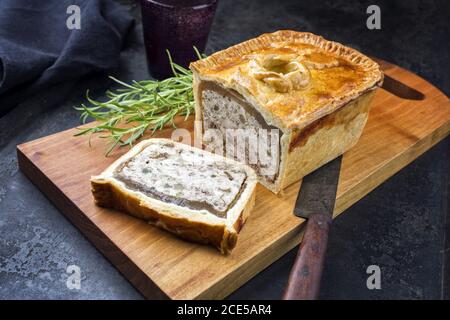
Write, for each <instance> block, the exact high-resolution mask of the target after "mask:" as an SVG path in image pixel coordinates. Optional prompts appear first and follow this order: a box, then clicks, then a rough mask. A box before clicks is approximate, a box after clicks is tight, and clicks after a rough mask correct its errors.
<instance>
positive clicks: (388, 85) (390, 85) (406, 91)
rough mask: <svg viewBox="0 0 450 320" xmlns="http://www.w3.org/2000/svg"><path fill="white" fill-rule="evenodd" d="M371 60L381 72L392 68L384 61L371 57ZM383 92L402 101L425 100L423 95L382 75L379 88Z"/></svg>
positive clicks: (391, 65)
mask: <svg viewBox="0 0 450 320" xmlns="http://www.w3.org/2000/svg"><path fill="white" fill-rule="evenodd" d="M371 58H372V60H374V61H375V62H376V63H378V64H379V65H380V68H381V70H383V71H386V70H389V69H391V68H393V67H394V65H393V64H391V63H389V62H387V61H384V60H382V59H378V58H375V57H371ZM381 88H383V89H384V90H386V91H387V92H389V93H391V94H393V95H394V96H397V97H399V98H402V99H408V100H423V99H425V95H424V94H423V93H422V92H420V91H418V90H416V89H414V88H411V87H410V86H408V85H406V84H404V83H402V82H400V81H398V80H396V79H394V78H392V77H391V76H389V75H387V74H386V73H385V74H384V81H383V84H382V86H381Z"/></svg>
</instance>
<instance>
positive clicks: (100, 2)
mask: <svg viewBox="0 0 450 320" xmlns="http://www.w3.org/2000/svg"><path fill="white" fill-rule="evenodd" d="M70 5H77V6H78V7H79V8H80V18H81V19H80V29H72V30H71V29H69V28H68V27H67V25H66V22H67V19H68V18H69V17H70V16H71V13H73V12H72V11H70V13H67V8H68V7H69V6H70ZM132 23H133V19H132V18H131V16H130V15H129V14H128V12H127V11H126V10H125V9H124V8H122V6H121V5H120V4H118V3H116V2H114V1H112V0H110V1H108V0H1V1H0V116H1V115H3V114H5V113H6V112H8V111H9V110H10V109H11V108H13V107H14V106H15V105H17V104H18V103H19V102H20V101H22V100H24V99H26V98H27V97H29V96H31V95H34V94H36V93H38V92H40V91H42V90H51V88H58V87H67V84H69V83H74V82H75V81H76V80H78V79H80V78H82V77H83V76H86V75H88V74H92V73H98V72H106V71H108V70H111V69H112V68H114V67H116V66H117V63H118V59H119V54H120V51H121V48H122V44H123V40H124V37H125V35H126V34H127V31H128V30H129V28H130V27H131V25H132ZM65 91H66V90H55V92H54V94H55V95H58V94H59V95H61V94H63V93H64V92H65Z"/></svg>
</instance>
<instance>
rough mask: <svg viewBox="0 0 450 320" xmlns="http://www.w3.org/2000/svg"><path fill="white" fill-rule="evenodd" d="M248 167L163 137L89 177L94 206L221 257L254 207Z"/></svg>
mask: <svg viewBox="0 0 450 320" xmlns="http://www.w3.org/2000/svg"><path fill="white" fill-rule="evenodd" d="M256 182H257V179H256V175H255V173H254V171H253V169H251V168H249V167H248V166H246V165H243V164H241V163H239V162H236V161H234V160H231V159H227V158H224V157H221V156H219V155H214V154H212V153H209V152H206V151H203V150H200V149H197V148H193V147H190V146H187V145H185V144H181V143H177V142H174V141H171V140H168V139H149V140H144V141H142V142H140V143H139V144H137V145H136V146H135V147H133V148H132V149H131V150H130V151H129V152H127V153H126V154H125V155H123V156H122V157H121V158H119V159H118V160H117V161H115V162H114V163H113V164H112V165H111V166H110V167H109V168H107V169H106V170H105V171H104V172H103V173H101V174H100V175H98V176H95V177H92V178H91V185H92V193H93V195H94V199H95V202H96V204H97V205H99V206H102V207H108V208H114V209H117V210H120V211H124V212H127V213H129V214H131V215H133V216H135V217H137V218H141V219H144V220H147V221H149V222H150V223H152V224H154V225H156V226H158V227H160V228H163V229H165V230H168V231H170V232H172V233H174V234H176V235H178V236H180V237H182V238H184V239H188V240H191V241H195V242H200V243H205V244H211V245H213V246H215V247H217V248H218V249H219V250H220V251H221V252H222V253H229V252H230V251H231V250H232V249H233V248H234V247H235V245H236V241H237V235H238V232H239V231H240V229H241V228H242V226H243V224H244V222H245V220H246V219H247V217H248V215H249V214H250V211H251V209H252V207H253V204H254V194H255V186H256Z"/></svg>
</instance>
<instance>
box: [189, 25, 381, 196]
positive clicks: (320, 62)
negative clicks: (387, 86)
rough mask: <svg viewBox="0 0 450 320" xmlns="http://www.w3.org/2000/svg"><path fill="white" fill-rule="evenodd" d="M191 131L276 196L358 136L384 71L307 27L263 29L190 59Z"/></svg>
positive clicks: (366, 58) (361, 55)
mask: <svg viewBox="0 0 450 320" xmlns="http://www.w3.org/2000/svg"><path fill="white" fill-rule="evenodd" d="M190 68H191V69H192V71H193V74H194V96H195V100H196V133H197V134H200V133H201V134H203V138H204V143H205V145H208V146H212V147H210V148H211V149H214V150H222V152H223V153H224V154H225V155H226V156H227V157H231V158H235V159H237V160H240V161H243V162H245V163H247V164H248V165H250V166H251V167H252V168H253V169H254V170H255V171H256V174H257V176H258V181H259V182H260V183H262V184H263V185H264V186H266V187H267V188H269V189H270V190H271V191H273V192H275V193H278V192H280V191H281V190H282V189H283V188H285V187H287V186H288V185H290V184H292V183H294V182H296V181H298V180H300V179H301V178H302V177H304V176H305V175H307V174H308V173H310V172H312V171H314V170H315V169H317V168H318V167H320V166H322V165H323V164H325V163H327V162H328V161H331V160H332V159H334V158H336V157H337V156H339V155H341V154H342V153H344V152H345V151H347V150H348V149H350V148H351V147H352V146H353V145H355V144H356V142H357V141H358V139H359V137H360V135H361V133H362V130H363V128H364V126H365V123H366V121H367V118H368V114H369V106H370V102H371V100H372V98H373V96H374V94H375V91H376V89H377V88H378V87H379V86H381V84H382V81H383V73H382V72H381V70H380V67H379V66H378V64H377V63H376V62H374V61H373V60H371V59H369V58H368V57H366V56H364V55H363V54H361V53H359V52H358V51H356V50H354V49H351V48H349V47H346V46H343V45H342V44H339V43H337V42H332V41H328V40H325V39H324V38H322V37H320V36H317V35H314V34H311V33H304V32H296V31H289V30H283V31H277V32H275V33H271V34H263V35H261V36H259V37H257V38H255V39H251V40H248V41H245V42H243V43H240V44H238V45H235V46H232V47H230V48H228V49H225V50H223V51H219V52H217V53H215V54H213V55H211V56H209V57H207V58H205V59H202V60H199V61H196V62H193V63H191V65H190Z"/></svg>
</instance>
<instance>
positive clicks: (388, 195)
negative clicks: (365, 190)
mask: <svg viewBox="0 0 450 320" xmlns="http://www.w3.org/2000/svg"><path fill="white" fill-rule="evenodd" d="M122 2H123V3H125V4H126V5H127V6H128V7H129V8H130V12H132V13H133V15H135V16H136V17H137V21H138V23H137V27H136V28H135V30H134V31H133V34H131V35H130V37H129V39H128V41H127V46H126V48H125V50H124V52H123V53H122V57H121V66H120V69H119V70H117V71H116V72H115V73H114V74H115V75H116V76H118V77H119V78H121V79H123V80H127V81H128V80H131V79H136V80H140V79H144V78H147V77H148V73H147V70H146V64H145V56H144V53H143V43H142V42H143V41H142V35H141V32H142V29H141V27H140V23H139V21H140V18H139V16H138V14H139V8H138V6H137V5H136V4H135V2H134V1H132V0H122ZM377 3H379V4H380V6H381V9H382V30H377V31H370V30H368V29H367V28H366V26H365V20H366V17H367V15H366V13H365V11H366V8H367V6H368V5H369V4H372V3H369V2H364V1H321V2H319V1H312V0H302V1H299V0H291V1H282V0H278V1H272V0H254V1H249V0H245V1H244V0H242V1H238V0H233V1H232V0H222V1H221V3H220V4H219V8H218V12H217V15H216V19H215V21H214V24H213V29H212V32H211V36H210V40H209V43H208V46H207V52H208V53H210V52H213V51H216V50H219V49H222V48H225V47H227V46H229V45H231V44H234V43H237V42H240V41H242V40H246V39H248V38H251V37H254V36H256V35H258V34H260V33H263V32H268V31H274V30H277V29H281V28H292V29H297V30H303V31H313V32H315V33H318V34H322V35H324V36H325V37H328V38H330V39H334V40H337V41H341V42H343V43H346V44H349V45H352V46H353V47H356V48H359V49H360V50H362V51H364V52H365V53H367V54H371V55H376V56H378V57H380V58H384V59H386V60H389V61H391V62H394V63H396V64H399V65H400V66H403V67H405V68H408V69H410V70H412V71H414V72H416V73H418V74H419V75H421V76H423V77H424V78H426V79H428V80H429V81H431V82H432V83H434V84H435V85H436V86H438V87H439V88H440V89H442V90H443V91H444V92H445V93H446V94H447V95H448V94H449V93H450V66H449V62H450V61H449V53H450V44H449V42H448V34H449V24H448V22H447V20H448V16H449V13H450V12H449V10H448V5H447V4H446V3H447V2H446V1H422V2H414V1H389V2H388V1H386V2H377ZM108 85H109V83H108V82H106V81H105V80H104V78H102V77H96V78H93V77H92V78H90V79H85V80H83V81H81V82H80V84H79V85H78V86H76V89H75V88H74V89H73V90H72V91H71V92H70V94H68V96H67V100H66V101H65V102H64V103H63V104H57V105H53V101H52V99H51V92H50V93H49V92H43V93H42V95H41V96H40V97H35V98H33V99H30V100H29V101H26V102H24V103H22V104H21V105H20V106H19V107H18V108H16V109H15V110H13V111H12V112H10V113H9V114H7V115H6V116H4V117H3V118H0V298H3V299H14V298H27V299H29V298H39V299H45V298H55V299H65V298H71V299H72V298H73V299H90V298H99V299H133V298H141V296H140V294H139V293H137V292H136V291H135V290H134V289H133V288H132V287H131V285H130V284H129V283H128V282H127V281H126V279H124V278H123V277H122V276H121V275H120V274H119V273H118V272H117V271H116V270H115V269H114V268H113V267H112V265H111V264H109V262H108V261H107V260H105V259H104V258H103V257H102V255H101V254H100V253H98V251H97V250H96V249H95V248H94V247H93V246H92V245H91V244H90V243H89V242H88V241H87V240H86V239H85V238H84V237H83V236H82V235H81V233H80V232H78V231H77V230H76V229H75V227H73V226H72V225H71V224H70V223H69V222H68V221H67V220H66V219H65V218H64V217H63V216H62V215H61V214H60V213H59V212H58V210H57V209H56V208H55V207H54V206H53V205H52V204H51V203H50V202H49V201H48V200H47V199H46V198H45V197H44V196H43V195H42V194H41V193H40V191H39V190H37V189H36V188H35V187H34V186H33V185H32V184H31V183H30V182H29V181H28V180H27V179H26V178H25V177H24V175H23V174H22V173H20V172H19V171H18V168H17V161H16V157H15V146H16V145H17V144H18V143H21V142H24V141H29V140H32V139H36V138H39V137H42V136H45V135H48V134H51V133H55V132H58V131H61V130H64V129H68V128H71V127H73V126H75V125H77V124H78V114H77V113H76V112H75V111H74V110H73V109H72V108H71V106H72V105H74V104H77V103H79V102H80V101H82V96H83V93H84V91H85V89H86V88H88V87H89V88H92V89H94V93H97V94H98V95H100V93H101V92H102V91H103V90H104V89H105V88H107V87H108ZM449 149H450V141H449V139H448V138H447V139H446V140H445V141H443V142H441V143H440V144H439V145H437V146H436V147H435V148H433V149H432V150H431V151H429V152H427V153H426V154H425V155H423V156H422V157H421V158H419V159H418V160H416V161H414V162H413V163H412V164H411V165H410V166H408V167H407V168H405V169H403V170H402V171H401V172H399V173H398V174H397V175H395V176H394V177H392V178H391V179H389V180H388V181H387V182H385V183H384V184H383V185H381V186H380V187H379V188H377V189H376V190H374V191H373V192H372V193H370V194H369V195H368V196H367V197H365V198H364V199H363V200H361V201H360V202H358V203H357V204H356V205H354V206H353V207H351V208H350V209H349V210H347V212H346V213H345V214H343V215H341V216H340V217H339V218H338V219H336V220H335V222H334V224H333V226H332V231H331V235H330V237H331V238H330V244H329V250H328V256H327V261H326V266H325V272H324V276H323V284H322V292H321V297H322V298H324V299H332V298H345V299H347V298H356V299H371V298H374V299H382V298H387V299H432V298H441V297H443V296H446V297H450V296H449V293H448V290H447V291H445V292H444V290H443V288H449V289H450V284H449V281H448V280H447V278H446V277H444V275H445V273H446V274H449V271H450V270H449V269H448V263H447V264H444V263H443V262H444V261H447V262H450V259H449V257H448V255H445V253H447V252H448V250H449V248H450V241H449V236H447V237H445V230H446V229H447V230H448V227H450V222H449V221H448V219H447V220H446V217H445V214H448V211H449V209H448V208H449V207H448V198H449V193H448V192H449V185H448V184H449V182H448V175H449V172H450V165H449V162H450V151H449ZM294 256H295V250H293V251H291V252H290V253H288V254H287V255H285V256H284V257H283V258H282V259H280V260H279V261H277V262H276V263H274V264H273V265H272V266H270V267H269V268H267V269H266V270H264V271H263V272H262V273H260V274H259V275H258V276H256V277H255V278H254V279H252V280H251V281H250V282H248V283H247V284H246V285H244V286H243V287H242V288H241V289H239V290H238V291H236V292H235V293H234V294H232V295H231V298H242V299H254V298H261V299H270V298H273V299H277V298H279V297H280V296H281V294H282V292H283V288H284V285H285V283H286V281H287V277H288V274H289V269H290V266H291V265H292V263H293V260H294ZM71 264H76V265H78V266H80V268H81V276H82V280H81V289H80V290H69V289H67V288H66V285H65V282H66V278H67V274H66V272H65V271H66V268H67V266H68V265H71ZM372 264H375V265H379V266H380V268H381V286H382V289H381V290H368V289H367V288H366V279H367V276H368V275H367V274H366V268H367V267H368V266H369V265H372ZM444 270H447V272H445V273H444V272H443V271H444Z"/></svg>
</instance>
